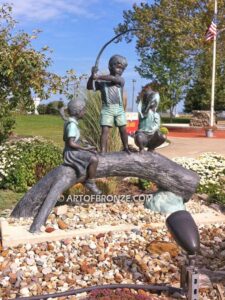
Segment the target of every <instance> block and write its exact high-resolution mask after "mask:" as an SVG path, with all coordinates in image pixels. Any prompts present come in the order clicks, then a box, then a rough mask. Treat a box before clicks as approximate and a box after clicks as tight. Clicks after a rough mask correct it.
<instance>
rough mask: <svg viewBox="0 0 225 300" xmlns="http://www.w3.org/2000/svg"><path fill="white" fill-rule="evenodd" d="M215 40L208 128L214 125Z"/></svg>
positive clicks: (215, 10) (215, 8)
mask: <svg viewBox="0 0 225 300" xmlns="http://www.w3.org/2000/svg"><path fill="white" fill-rule="evenodd" d="M214 15H215V17H216V16H217V0H215V7H214ZM216 40H217V35H214V38H213V67H212V92H211V108H210V126H213V125H214V103H215V80H216Z"/></svg>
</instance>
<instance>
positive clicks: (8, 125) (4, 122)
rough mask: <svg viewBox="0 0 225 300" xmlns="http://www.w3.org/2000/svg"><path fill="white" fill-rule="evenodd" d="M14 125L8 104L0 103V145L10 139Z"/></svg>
mask: <svg viewBox="0 0 225 300" xmlns="http://www.w3.org/2000/svg"><path fill="white" fill-rule="evenodd" d="M14 124H15V121H14V119H13V117H12V116H11V114H10V108H9V105H8V103H0V144H1V143H2V142H4V141H5V140H6V139H7V138H8V136H9V135H10V133H11V131H12V129H13V127H14Z"/></svg>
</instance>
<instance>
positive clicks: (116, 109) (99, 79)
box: [87, 55, 130, 153]
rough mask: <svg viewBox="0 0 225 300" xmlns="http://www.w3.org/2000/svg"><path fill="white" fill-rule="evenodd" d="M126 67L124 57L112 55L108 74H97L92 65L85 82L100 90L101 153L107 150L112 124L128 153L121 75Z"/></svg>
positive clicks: (92, 88) (123, 82)
mask: <svg viewBox="0 0 225 300" xmlns="http://www.w3.org/2000/svg"><path fill="white" fill-rule="evenodd" d="M126 67H127V60H126V58H125V57H123V56H121V55H114V56H112V57H111V58H110V60H109V71H110V74H108V75H99V74H97V72H98V69H97V67H93V68H92V74H91V76H90V78H89V80H88V83H87V89H88V90H98V91H100V92H101V98H102V110H101V119H100V124H101V127H102V132H101V140H100V143H101V152H102V153H105V152H106V151H107V142H108V135H109V130H110V128H111V127H113V125H115V126H117V127H118V128H119V132H120V136H121V140H122V143H123V147H124V151H126V152H127V153H130V151H129V149H128V136H127V132H126V124H127V122H126V115H125V107H126V103H125V101H124V95H123V88H124V84H125V81H124V79H123V78H122V76H121V75H122V74H123V71H124V70H125V68H126ZM94 81H95V86H94Z"/></svg>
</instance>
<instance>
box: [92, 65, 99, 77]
mask: <svg viewBox="0 0 225 300" xmlns="http://www.w3.org/2000/svg"><path fill="white" fill-rule="evenodd" d="M97 72H98V67H96V66H94V67H92V68H91V74H92V76H94V75H95V74H96V73H97Z"/></svg>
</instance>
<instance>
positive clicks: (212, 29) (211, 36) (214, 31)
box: [205, 18, 217, 41]
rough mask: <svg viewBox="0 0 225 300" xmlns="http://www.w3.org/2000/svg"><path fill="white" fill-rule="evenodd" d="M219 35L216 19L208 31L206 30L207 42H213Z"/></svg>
mask: <svg viewBox="0 0 225 300" xmlns="http://www.w3.org/2000/svg"><path fill="white" fill-rule="evenodd" d="M216 34H217V25H216V19H215V18H214V19H213V20H212V22H211V24H210V26H209V27H208V29H207V30H206V33H205V40H206V41H211V40H213V39H214V36H216Z"/></svg>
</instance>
